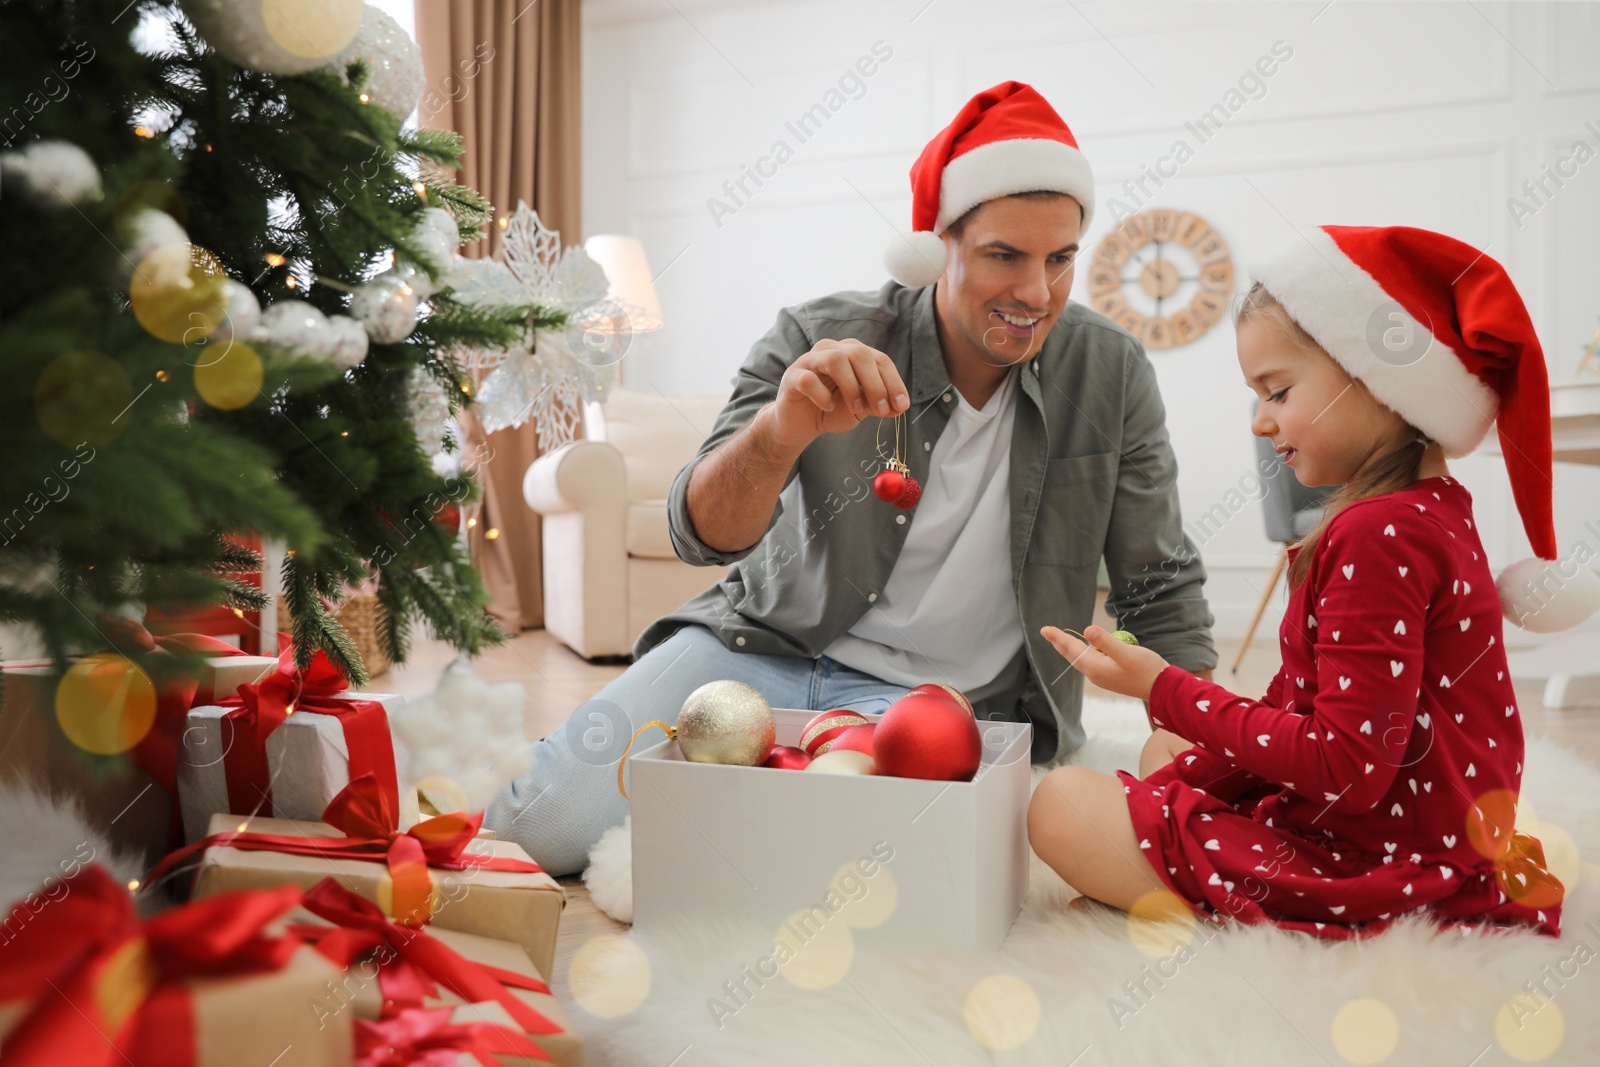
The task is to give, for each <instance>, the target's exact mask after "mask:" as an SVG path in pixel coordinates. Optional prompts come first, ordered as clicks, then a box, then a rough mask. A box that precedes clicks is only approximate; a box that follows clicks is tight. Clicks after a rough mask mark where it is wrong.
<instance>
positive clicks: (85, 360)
mask: <svg viewBox="0 0 1600 1067" xmlns="http://www.w3.org/2000/svg"><path fill="white" fill-rule="evenodd" d="M132 403H133V382H132V381H130V380H129V378H128V374H127V372H126V371H124V370H123V369H122V367H121V366H119V365H118V364H117V363H116V362H114V361H113V360H111V359H109V358H108V357H106V356H102V355H101V354H100V353H98V352H89V351H85V350H82V349H75V350H73V351H70V352H63V353H62V354H61V355H59V356H57V357H56V358H55V359H53V360H51V361H50V363H49V365H48V366H46V367H45V369H44V372H43V373H42V374H40V375H39V380H38V381H37V382H36V383H35V384H34V387H33V412H34V415H35V417H37V418H38V420H39V428H40V429H42V430H43V431H44V432H45V434H46V435H47V436H48V437H49V438H50V439H51V440H52V441H55V442H56V443H57V444H61V445H65V446H66V447H68V448H76V447H77V446H78V445H81V444H83V443H85V442H87V443H88V444H90V445H92V446H93V447H95V448H104V447H105V446H106V445H108V444H110V443H111V442H112V441H113V440H115V439H116V437H117V435H118V434H120V433H121V432H122V431H123V430H124V429H126V428H127V426H128V417H127V410H128V406H129V405H130V404H132Z"/></svg>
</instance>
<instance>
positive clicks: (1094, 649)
mask: <svg viewBox="0 0 1600 1067" xmlns="http://www.w3.org/2000/svg"><path fill="white" fill-rule="evenodd" d="M1039 633H1041V634H1042V635H1043V636H1044V639H1045V640H1046V641H1049V642H1050V644H1052V645H1053V646H1055V650H1056V651H1057V652H1059V653H1061V655H1062V656H1064V657H1066V659H1067V662H1068V663H1070V664H1071V665H1072V666H1074V667H1076V668H1077V669H1078V670H1080V671H1082V672H1083V674H1084V677H1086V678H1088V679H1089V681H1091V682H1093V683H1094V684H1095V685H1097V686H1099V687H1100V688H1101V689H1109V690H1111V692H1113V693H1121V694H1123V695H1124V696H1130V697H1136V698H1138V699H1139V700H1143V701H1146V702H1148V701H1149V699H1150V687H1151V686H1153V685H1155V684H1156V675H1158V674H1160V673H1161V672H1162V671H1163V670H1165V669H1166V667H1167V666H1168V664H1167V661H1166V660H1164V659H1162V658H1161V655H1160V653H1158V652H1152V651H1150V650H1149V649H1148V648H1142V647H1140V646H1138V645H1125V644H1123V643H1122V642H1121V641H1119V640H1117V639H1116V638H1115V637H1113V636H1111V634H1110V633H1108V632H1107V631H1105V630H1103V629H1101V628H1100V627H1098V626H1091V627H1089V628H1088V629H1087V630H1085V631H1084V633H1083V636H1085V637H1087V638H1088V639H1089V643H1088V644H1084V643H1083V642H1082V641H1080V640H1078V639H1077V638H1076V637H1073V636H1072V635H1071V634H1069V633H1067V632H1066V631H1065V630H1062V629H1060V628H1058V627H1055V626H1046V627H1045V628H1044V629H1042V630H1040V631H1039Z"/></svg>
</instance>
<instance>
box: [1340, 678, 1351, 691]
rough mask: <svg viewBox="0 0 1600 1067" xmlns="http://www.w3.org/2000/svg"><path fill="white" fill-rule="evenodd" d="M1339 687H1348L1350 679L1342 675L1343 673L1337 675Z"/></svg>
mask: <svg viewBox="0 0 1600 1067" xmlns="http://www.w3.org/2000/svg"><path fill="white" fill-rule="evenodd" d="M1339 688H1340V689H1349V688H1350V679H1348V678H1346V677H1344V676H1343V675H1340V676H1339Z"/></svg>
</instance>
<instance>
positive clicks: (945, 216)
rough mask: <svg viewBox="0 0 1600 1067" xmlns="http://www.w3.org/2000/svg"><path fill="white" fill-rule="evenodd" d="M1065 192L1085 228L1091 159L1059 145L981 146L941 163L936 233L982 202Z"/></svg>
mask: <svg viewBox="0 0 1600 1067" xmlns="http://www.w3.org/2000/svg"><path fill="white" fill-rule="evenodd" d="M1041 189H1044V190H1050V191H1053V192H1058V193H1066V194H1067V195H1068V196H1071V197H1073V198H1074V199H1075V200H1077V201H1078V203H1079V204H1081V205H1082V206H1083V229H1084V230H1085V231H1087V230H1088V229H1089V222H1090V220H1091V219H1093V218H1094V171H1093V170H1091V169H1090V167H1089V160H1088V159H1087V158H1086V157H1085V156H1084V154H1083V153H1082V152H1080V151H1078V150H1077V149H1076V148H1074V147H1072V146H1071V145H1069V144H1067V143H1065V142H1063V141H1051V140H1048V139H1045V138H1042V137H1040V138H1031V137H1029V138H1023V137H1019V138H1014V139H1012V140H1009V141H994V142H992V143H990V144H986V145H979V146H978V147H977V148H974V149H973V150H972V151H970V152H964V153H962V154H961V155H959V156H956V157H955V158H954V159H952V160H951V161H950V162H948V163H946V164H945V165H944V173H943V174H942V175H941V176H940V179H939V219H938V221H937V222H936V223H934V227H933V230H934V232H935V233H943V232H944V231H945V227H947V226H949V225H950V224H951V223H952V222H954V221H956V219H959V218H960V217H961V216H962V215H965V214H966V213H967V212H968V211H971V210H972V209H973V208H975V207H977V206H978V205H979V204H981V203H983V202H984V201H985V200H993V199H995V198H996V197H999V196H1012V195H1015V194H1016V193H1031V192H1034V191H1036V190H1041Z"/></svg>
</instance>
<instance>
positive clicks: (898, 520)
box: [894, 515, 906, 526]
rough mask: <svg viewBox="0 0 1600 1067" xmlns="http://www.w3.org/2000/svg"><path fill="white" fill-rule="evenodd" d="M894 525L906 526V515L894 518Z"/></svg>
mask: <svg viewBox="0 0 1600 1067" xmlns="http://www.w3.org/2000/svg"><path fill="white" fill-rule="evenodd" d="M894 524H895V525H896V526H904V525H905V524H906V517H905V516H904V515H896V516H895V517H894Z"/></svg>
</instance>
